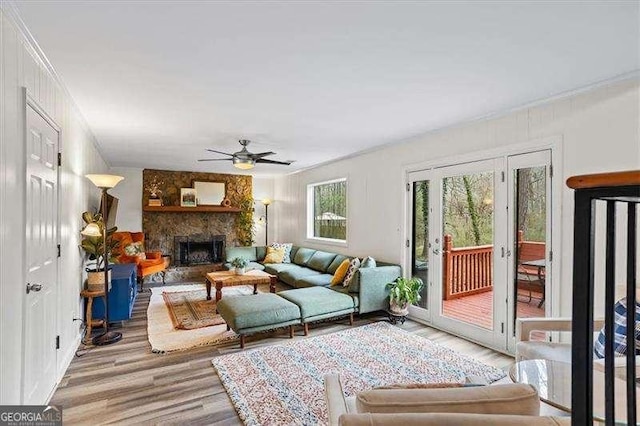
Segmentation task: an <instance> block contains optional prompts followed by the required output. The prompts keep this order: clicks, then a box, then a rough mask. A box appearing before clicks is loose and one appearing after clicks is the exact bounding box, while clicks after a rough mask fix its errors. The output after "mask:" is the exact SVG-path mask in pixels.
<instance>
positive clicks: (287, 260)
mask: <svg viewBox="0 0 640 426" xmlns="http://www.w3.org/2000/svg"><path fill="white" fill-rule="evenodd" d="M270 247H273V248H275V249H280V248H281V249H284V259H282V263H291V247H293V244H291V243H271V246H270Z"/></svg>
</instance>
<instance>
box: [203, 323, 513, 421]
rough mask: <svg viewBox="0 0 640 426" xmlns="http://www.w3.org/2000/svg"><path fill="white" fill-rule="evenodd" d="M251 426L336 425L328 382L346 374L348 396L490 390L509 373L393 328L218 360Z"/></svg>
mask: <svg viewBox="0 0 640 426" xmlns="http://www.w3.org/2000/svg"><path fill="white" fill-rule="evenodd" d="M212 363H213V366H214V367H215V368H216V370H217V372H218V375H219V376H220V379H221V381H222V383H223V385H224V387H225V389H226V390H227V393H228V394H229V397H230V398H231V401H232V402H233V404H234V406H235V408H236V411H237V412H238V415H239V416H240V418H241V419H242V421H243V422H244V423H245V424H246V425H265V424H287V425H289V424H298V425H323V424H327V423H328V417H327V406H326V403H325V399H324V384H323V376H324V375H325V374H328V373H339V374H340V376H341V378H342V383H343V386H344V391H345V394H346V395H347V396H351V395H354V394H356V393H357V392H361V391H364V390H368V389H372V388H375V387H378V386H388V385H393V384H403V383H464V382H465V380H466V379H467V377H470V376H474V377H479V378H482V379H484V380H486V381H487V382H488V383H491V382H494V381H496V380H500V379H502V378H503V377H504V376H505V373H504V371H502V370H500V369H499V368H495V367H492V366H489V365H486V364H484V363H481V362H479V361H477V360H475V359H473V358H472V357H469V356H466V355H463V354H460V353H458V352H455V351H453V350H451V349H449V348H446V347H444V346H441V345H438V344H436V343H434V342H432V341H430V340H428V339H425V338H423V337H420V336H418V335H415V334H412V333H408V332H406V331H404V330H401V329H400V328H398V327H395V326H393V325H391V324H389V323H385V322H377V323H374V324H368V325H364V326H361V327H357V328H352V329H349V330H345V331H340V332H336V333H332V334H328V335H324V336H318V337H311V338H308V339H305V340H300V341H294V342H291V343H286V344H282V345H276V346H267V347H264V348H259V349H255V350H247V351H243V352H239V353H235V354H229V355H224V356H220V357H217V358H215V359H213V360H212Z"/></svg>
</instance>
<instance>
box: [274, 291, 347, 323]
mask: <svg viewBox="0 0 640 426" xmlns="http://www.w3.org/2000/svg"><path fill="white" fill-rule="evenodd" d="M278 295H279V296H280V297H283V298H285V299H287V300H288V301H290V302H293V303H295V304H296V305H298V306H299V307H300V315H301V316H302V318H303V320H304V319H305V318H313V317H316V316H318V315H324V314H328V313H331V312H339V311H345V310H349V309H353V308H354V305H353V299H352V298H351V297H349V296H347V295H345V294H341V293H338V292H336V291H333V290H329V289H328V288H325V287H308V288H298V289H295V290H285V291H281V292H279V293H278Z"/></svg>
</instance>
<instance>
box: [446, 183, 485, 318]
mask: <svg viewBox="0 0 640 426" xmlns="http://www.w3.org/2000/svg"><path fill="white" fill-rule="evenodd" d="M494 198H495V197H494V172H493V171H482V172H474V173H467V174H462V175H457V176H448V177H443V179H442V225H443V226H442V241H443V245H442V257H443V271H442V288H443V291H442V316H444V317H446V318H450V319H454V320H457V321H461V322H464V323H467V324H471V325H474V326H477V327H481V328H484V329H487V330H493V304H494V303H493V285H494V283H493V269H494V265H493V242H494V232H493V228H494V214H493V204H494Z"/></svg>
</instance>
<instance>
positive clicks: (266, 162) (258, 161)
mask: <svg viewBox="0 0 640 426" xmlns="http://www.w3.org/2000/svg"><path fill="white" fill-rule="evenodd" d="M256 163H265V164H280V165H282V166H289V165H290V164H291V163H292V161H276V160H267V159H266V158H258V159H257V160H256Z"/></svg>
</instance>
